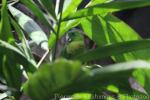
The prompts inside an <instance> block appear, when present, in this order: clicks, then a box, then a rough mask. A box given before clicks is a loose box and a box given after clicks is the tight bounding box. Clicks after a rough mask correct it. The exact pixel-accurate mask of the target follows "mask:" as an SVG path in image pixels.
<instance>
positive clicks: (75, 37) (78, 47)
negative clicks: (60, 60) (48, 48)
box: [61, 32, 86, 58]
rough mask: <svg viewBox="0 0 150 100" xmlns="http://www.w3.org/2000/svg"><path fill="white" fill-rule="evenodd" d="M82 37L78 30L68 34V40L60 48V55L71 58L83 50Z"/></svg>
mask: <svg viewBox="0 0 150 100" xmlns="http://www.w3.org/2000/svg"><path fill="white" fill-rule="evenodd" d="M85 50H86V49H85V44H84V37H83V35H82V34H81V33H79V32H72V33H69V34H68V41H67V43H66V45H65V47H64V48H63V50H62V53H61V55H62V56H63V57H65V58H72V57H74V56H76V55H78V54H80V53H83V52H84V51H85Z"/></svg>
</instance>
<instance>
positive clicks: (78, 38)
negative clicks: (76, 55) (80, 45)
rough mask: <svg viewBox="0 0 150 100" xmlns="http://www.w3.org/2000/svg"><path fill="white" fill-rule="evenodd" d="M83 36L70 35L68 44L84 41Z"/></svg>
mask: <svg viewBox="0 0 150 100" xmlns="http://www.w3.org/2000/svg"><path fill="white" fill-rule="evenodd" d="M83 40H84V37H83V34H82V33H80V32H71V33H69V34H68V42H74V41H83Z"/></svg>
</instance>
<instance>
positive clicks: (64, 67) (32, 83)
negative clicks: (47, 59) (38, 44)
mask: <svg viewBox="0 0 150 100" xmlns="http://www.w3.org/2000/svg"><path fill="white" fill-rule="evenodd" d="M80 66H81V65H80V63H79V62H72V61H67V60H57V61H56V62H55V63H53V64H46V65H43V66H41V68H40V69H39V70H38V71H37V72H36V73H35V74H34V75H33V77H31V78H30V80H29V81H28V82H27V83H26V84H25V85H24V89H23V90H24V92H25V93H26V94H28V95H29V96H30V97H31V98H32V99H33V100H48V99H51V97H52V96H54V95H55V93H57V91H60V90H61V88H63V87H65V86H67V85H69V84H71V83H72V82H73V81H74V80H75V79H76V78H77V76H78V75H79V73H80V70H81V68H80ZM31 87H32V88H31ZM39 92H40V95H39Z"/></svg>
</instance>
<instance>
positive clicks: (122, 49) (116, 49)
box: [74, 40, 150, 62]
mask: <svg viewBox="0 0 150 100" xmlns="http://www.w3.org/2000/svg"><path fill="white" fill-rule="evenodd" d="M149 44H150V40H136V41H127V42H122V43H115V44H110V45H106V46H103V47H99V48H97V49H94V50H90V51H88V52H85V53H83V54H80V55H77V56H76V57H75V58H74V59H78V60H80V61H82V62H87V61H91V60H96V59H101V58H104V57H109V56H117V55H120V54H123V53H127V52H132V51H138V50H141V49H147V48H150V45H149Z"/></svg>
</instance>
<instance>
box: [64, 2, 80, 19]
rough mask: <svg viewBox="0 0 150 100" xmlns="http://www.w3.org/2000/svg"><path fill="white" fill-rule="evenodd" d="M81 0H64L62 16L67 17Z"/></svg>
mask: <svg viewBox="0 0 150 100" xmlns="http://www.w3.org/2000/svg"><path fill="white" fill-rule="evenodd" d="M81 1H82V0H65V1H64V8H63V18H65V17H67V16H68V15H69V14H70V13H74V12H75V11H76V10H77V8H78V5H79V4H80V3H81Z"/></svg>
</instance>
